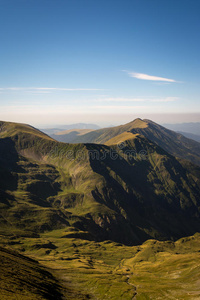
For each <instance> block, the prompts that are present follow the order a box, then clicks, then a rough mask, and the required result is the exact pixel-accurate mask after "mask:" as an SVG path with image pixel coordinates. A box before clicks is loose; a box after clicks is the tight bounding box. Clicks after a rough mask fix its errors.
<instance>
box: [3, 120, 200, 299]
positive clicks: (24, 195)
mask: <svg viewBox="0 0 200 300" xmlns="http://www.w3.org/2000/svg"><path fill="white" fill-rule="evenodd" d="M12 130H13V129H12ZM31 131H32V129H31ZM1 134H5V124H4V131H3V130H2V132H1ZM9 134H10V133H9ZM9 134H8V130H7V133H6V137H5V135H4V137H5V138H4V139H1V140H0V143H1V145H0V146H1V147H0V149H1V172H2V173H1V181H0V182H1V186H0V191H1V212H2V217H3V218H2V219H1V229H2V232H1V234H2V236H1V237H0V242H1V244H2V245H4V246H5V245H8V244H9V245H10V246H12V247H13V248H15V249H16V250H19V251H22V252H23V253H25V254H26V255H29V256H31V257H33V258H35V259H37V260H39V261H40V262H41V263H43V264H44V265H45V266H48V267H50V268H52V269H53V273H54V274H55V276H56V277H58V278H59V280H61V281H62V282H63V283H65V284H68V285H69V284H70V287H71V288H72V292H70V293H69V295H67V299H79V297H80V299H86V298H91V299H105V297H106V299H120V298H121V299H133V297H134V296H137V299H139V300H140V299H174V298H175V299H199V297H200V290H199V266H198V261H199V258H200V257H199V247H200V239H199V235H198V234H196V235H195V236H194V237H191V238H185V239H182V240H180V241H177V242H176V243H174V242H158V241H153V240H151V241H147V242H145V243H144V244H143V245H141V246H132V247H130V246H129V247H128V246H124V245H122V244H117V243H114V242H111V241H104V242H99V243H97V242H94V241H89V239H88V238H89V236H90V237H91V239H92V238H93V237H92V229H91V228H90V226H91V227H92V228H93V230H94V225H95V223H90V222H91V217H90V216H91V215H92V216H93V217H94V220H95V222H96V226H97V228H98V230H99V229H101V228H102V229H103V227H104V229H105V231H109V229H111V232H114V228H115V230H116V232H114V235H113V236H112V237H114V238H115V234H117V235H119V233H120V230H121V234H122V235H126V234H127V233H128V231H129V230H130V229H131V228H132V229H133V228H135V230H136V227H134V224H136V223H137V225H138V227H137V231H134V234H136V235H137V234H138V233H139V234H141V232H140V231H139V228H140V230H141V229H142V232H143V234H144V232H145V231H146V232H147V236H148V235H149V234H150V235H151V236H153V235H155V234H158V232H159V230H160V229H162V230H164V231H165V236H166V234H169V236H171V235H172V232H173V230H175V232H173V234H174V235H175V236H176V235H177V236H178V235H180V234H181V235H182V236H183V235H184V234H185V231H184V230H187V232H189V231H190V226H191V224H192V220H193V219H194V218H195V214H197V213H198V210H196V208H195V207H198V205H197V204H198V199H199V197H198V195H199V194H198V193H199V191H198V186H199V183H198V180H199V179H198V177H199V172H200V171H199V168H198V167H197V166H193V165H192V164H190V163H188V162H181V164H180V163H179V161H177V160H176V159H175V158H173V157H171V156H170V155H168V154H167V153H166V152H165V151H163V150H162V149H161V148H159V147H157V146H156V145H155V144H153V143H151V142H148V143H147V141H146V139H145V138H143V137H140V136H138V137H137V138H135V139H132V140H125V141H124V144H123V147H121V148H120V149H118V146H116V145H115V146H114V145H113V147H112V148H110V147H108V146H102V145H87V146H85V145H65V144H61V143H56V142H55V141H53V140H49V139H46V136H44V135H41V134H40V133H38V132H34V134H33V132H31V133H30V131H29V128H28V129H27V132H26V133H24V132H23V131H21V129H20V131H19V132H17V134H16V133H15V134H12V135H11V139H10V138H9ZM38 135H39V136H38ZM145 147H146V148H145ZM94 149H95V150H99V151H102V150H104V151H111V149H112V151H113V150H117V151H119V152H120V157H121V158H119V159H118V160H111V159H109V156H108V157H107V159H105V160H102V161H101V160H98V159H92V158H91V157H90V159H89V158H88V157H87V156H85V159H84V160H81V159H79V158H78V157H77V156H76V157H75V159H74V160H71V159H66V153H67V154H69V151H73V152H74V153H77V151H80V150H81V151H82V152H81V155H83V154H87V153H88V151H91V150H94ZM130 149H134V150H135V151H136V152H137V154H138V153H139V151H140V150H141V149H142V150H144V149H145V150H146V151H147V153H146V154H147V157H146V156H145V159H144V157H140V156H137V157H135V158H134V159H132V158H131V157H126V152H125V151H126V150H130ZM8 150H9V151H8ZM16 150H17V151H16ZM10 151H11V152H10ZM22 154H23V156H22ZM79 154H80V152H79ZM24 156H25V157H24ZM5 162H6V163H5ZM182 165H185V166H186V167H187V169H184V168H183V167H182ZM10 170H12V171H10ZM188 170H191V172H189V171H188ZM127 174H129V176H128V177H127ZM38 182H39V186H38ZM41 183H42V185H40V184H41ZM177 183H178V185H177ZM54 184H55V185H54ZM144 184H145V190H146V192H145V190H144ZM41 192H42V193H43V196H42V197H41ZM91 192H92V193H91ZM37 193H38V194H37ZM69 195H70V197H69V198H67V197H68V196H69ZM77 195H80V196H77ZM81 195H84V197H85V198H84V199H83V198H81ZM150 195H154V196H150ZM156 195H157V196H156ZM174 195H176V196H174ZM177 195H178V198H177ZM151 197H153V198H151ZM174 197H175V198H174ZM195 197H196V198H195ZM144 200H145V201H144ZM148 201H149V202H148ZM152 201H153V202H152ZM159 202H160V206H159V205H158V203H159ZM131 203H132V204H131ZM148 203H149V204H150V203H153V207H151V206H149V205H147V204H148ZM144 206H146V208H145V209H144ZM25 207H26V209H25ZM152 209H153V210H152ZM166 209H167V210H166ZM174 209H175V211H174ZM176 209H178V213H177V211H176ZM180 209H183V211H184V210H185V212H186V215H188V214H191V216H193V217H192V218H191V219H190V220H189V222H187V221H186V216H184V214H183V216H184V218H185V219H182V220H181V219H180ZM166 211H167V213H168V214H167V216H168V218H167V219H166V220H164V215H166ZM173 211H174V212H175V214H174V215H173ZM9 212H11V214H9ZM41 212H42V213H41ZM88 212H89V213H88ZM37 213H38V215H37ZM119 215H120V216H121V219H118V220H117V221H119V225H120V227H117V224H118V223H116V222H115V220H116V217H117V216H119ZM153 215H154V218H152V216H153ZM53 216H54V217H53ZM9 218H10V219H9ZM34 218H35V219H34ZM143 218H145V219H146V220H149V221H150V220H151V222H150V223H148V222H146V223H145V220H144V219H143ZM130 219H132V220H133V224H132V227H131V228H130V227H123V226H125V225H124V224H125V223H124V222H126V224H130ZM19 220H20V221H19ZM34 220H35V223H34V222H33V221H34ZM64 220H65V221H64ZM126 220H127V221H126ZM156 220H157V222H158V223H157V226H158V227H157V226H156V223H155V222H156ZM175 220H177V223H176V222H175ZM16 221H18V223H19V224H14V223H13V222H16ZM20 222H21V223H20ZM64 222H67V223H64ZM87 222H88V223H87ZM138 222H141V223H138ZM36 224H37V225H38V224H39V228H36V227H35V225H36ZM83 224H86V225H85V226H86V227H84V226H83ZM170 224H171V226H172V227H171V230H172V232H171V231H170V230H169V232H168V233H167V231H166V230H167V228H170V226H169V225H170ZM182 224H184V230H183V231H182V232H181V227H182V229H183V226H182ZM179 225H180V227H179ZM41 226H42V227H41ZM45 226H47V227H45ZM48 226H49V228H48ZM102 226H103V227H102ZM129 226H130V225H129ZM141 226H143V227H141ZM27 228H28V232H29V230H30V231H31V232H32V231H33V229H34V231H35V230H36V231H37V230H38V233H40V236H37V235H33V234H28V233H27ZM56 228H58V229H56ZM59 228H60V229H59ZM122 228H123V229H122ZM14 229H15V230H14ZM194 229H195V228H194V227H193V229H192V230H194ZM87 230H91V231H90V234H89V235H87ZM95 230H96V229H95ZM125 230H127V231H125ZM148 230H150V231H148ZM176 230H177V232H176ZM130 231H131V230H130ZM97 232H98V234H101V233H102V231H101V230H100V231H97ZM94 233H95V231H93V234H94ZM134 234H133V236H132V238H133V239H134V238H137V237H136V236H135V235H134ZM79 238H81V239H79ZM85 238H86V239H87V240H84V239H85ZM102 238H103V235H102ZM104 238H105V236H104ZM144 239H145V237H144ZM16 269H17V267H16V268H15V267H14V270H16ZM9 274H10V273H9ZM24 276H25V275H24V274H22V277H21V279H20V278H18V279H19V280H24ZM7 279H9V280H10V277H8V278H7ZM7 279H5V278H4V280H3V281H2V283H3V282H6V280H7ZM18 279H17V280H18ZM43 279H44V278H43V277H42V280H43ZM9 285H11V283H10V282H9ZM14 288H16V287H14ZM17 289H18V288H17ZM39 290H40V289H39ZM80 290H81V291H82V293H83V295H80V296H79V294H80V293H79V291H80ZM39 292H41V290H40V291H39ZM14 293H17V291H16V290H15V291H14ZM14 295H15V294H14ZM6 299H9V298H6ZM11 299H12V298H11ZM33 299H34V298H33Z"/></svg>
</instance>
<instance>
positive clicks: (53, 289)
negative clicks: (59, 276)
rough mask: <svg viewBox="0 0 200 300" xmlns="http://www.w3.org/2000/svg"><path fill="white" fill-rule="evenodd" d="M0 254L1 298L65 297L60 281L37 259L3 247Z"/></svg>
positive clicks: (36, 298)
mask: <svg viewBox="0 0 200 300" xmlns="http://www.w3.org/2000/svg"><path fill="white" fill-rule="evenodd" d="M0 256H1V259H0V295H1V296H0V298H1V299H2V300H11V299H24V300H28V299H32V300H34V299H35V300H43V299H49V300H51V299H52V300H53V299H58V300H59V299H60V300H61V299H63V294H62V293H61V286H59V284H58V281H57V280H56V279H55V278H54V277H53V275H52V274H51V273H50V272H49V271H48V270H47V269H46V268H44V267H43V266H41V265H40V264H38V262H37V261H35V260H32V259H29V258H28V257H25V256H23V255H21V254H19V253H17V252H16V251H12V250H11V249H10V250H9V249H6V248H2V247H0Z"/></svg>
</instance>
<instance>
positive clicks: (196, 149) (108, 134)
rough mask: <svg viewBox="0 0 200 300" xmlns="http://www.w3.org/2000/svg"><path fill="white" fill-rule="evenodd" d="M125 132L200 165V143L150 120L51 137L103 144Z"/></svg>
mask: <svg viewBox="0 0 200 300" xmlns="http://www.w3.org/2000/svg"><path fill="white" fill-rule="evenodd" d="M127 132H129V133H132V134H139V135H141V136H144V137H146V138H147V139H148V140H150V141H152V142H154V143H156V144H157V145H158V146H160V147H162V148H163V149H164V150H166V151H167V152H168V153H170V154H172V155H174V156H176V157H179V158H183V159H187V160H189V161H191V162H193V163H195V164H197V165H199V166H200V156H199V153H200V143H198V142H196V141H193V140H191V139H188V138H186V137H185V136H183V135H182V134H180V133H176V132H174V131H172V130H169V129H166V128H165V127H163V126H161V125H158V124H156V123H154V122H152V121H150V120H141V119H136V120H134V121H132V122H130V123H128V124H125V125H121V126H116V127H110V128H103V129H99V130H93V131H90V132H88V133H85V134H80V133H79V131H73V134H72V132H71V133H67V134H66V135H65V134H64V135H59V136H57V135H56V136H53V137H54V138H55V139H57V140H59V141H61V142H69V143H98V144H105V143H108V141H109V140H110V139H112V138H114V137H116V138H119V140H120V134H122V133H127Z"/></svg>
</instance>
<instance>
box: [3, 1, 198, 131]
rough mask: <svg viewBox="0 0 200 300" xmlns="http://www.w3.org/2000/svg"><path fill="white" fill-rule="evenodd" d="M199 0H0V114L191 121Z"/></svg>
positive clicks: (104, 121) (45, 119) (9, 117)
mask: <svg viewBox="0 0 200 300" xmlns="http://www.w3.org/2000/svg"><path fill="white" fill-rule="evenodd" d="M199 15H200V1H198V0H166V1H164V0H163V1H161V0H151V1H149V0H0V119H1V120H4V121H14V122H23V123H29V124H31V125H34V126H52V125H55V124H71V123H78V122H84V123H95V124H98V125H100V126H106V125H111V124H112V125H115V124H116V125H117V124H123V123H126V122H130V121H131V120H133V119H134V118H137V117H140V118H149V119H153V120H154V121H156V122H158V123H167V122H168V123H179V122H200V34H199V33H200V18H199Z"/></svg>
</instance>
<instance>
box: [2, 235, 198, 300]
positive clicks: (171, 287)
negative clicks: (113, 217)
mask: <svg viewBox="0 0 200 300" xmlns="http://www.w3.org/2000/svg"><path fill="white" fill-rule="evenodd" d="M68 234H69V236H68ZM8 241H9V240H8V239H7V240H5V238H4V240H3V238H1V243H2V244H8ZM11 241H12V247H13V248H15V249H17V250H18V251H20V250H21V251H23V253H25V254H26V255H28V256H30V257H32V258H34V259H36V260H38V261H39V262H40V263H41V264H43V265H44V266H47V267H48V268H50V269H51V272H53V274H54V276H56V277H57V278H58V279H60V280H61V279H62V280H64V278H65V279H66V281H67V282H68V283H69V282H70V286H71V287H72V288H73V290H74V291H82V293H83V294H85V295H86V294H89V295H90V297H91V298H92V299H99V300H101V299H102V300H103V299H113V300H114V299H127V300H128V299H130V300H131V299H133V297H134V296H135V295H136V297H137V299H139V300H140V299H163V300H164V299H199V298H200V285H199V276H200V252H199V249H200V234H195V235H194V236H192V237H188V238H184V239H180V240H178V241H177V242H171V241H166V242H159V241H156V240H148V241H146V242H145V243H144V244H142V245H141V246H132V247H128V246H124V245H122V244H119V243H114V242H111V241H105V242H100V243H97V242H94V241H88V240H82V239H78V238H70V232H69V231H67V230H65V229H60V230H55V231H52V232H49V233H45V234H42V235H41V236H40V238H17V237H16V238H12V240H11Z"/></svg>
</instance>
